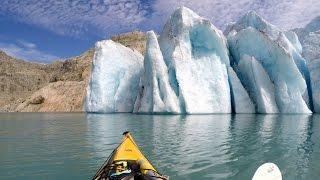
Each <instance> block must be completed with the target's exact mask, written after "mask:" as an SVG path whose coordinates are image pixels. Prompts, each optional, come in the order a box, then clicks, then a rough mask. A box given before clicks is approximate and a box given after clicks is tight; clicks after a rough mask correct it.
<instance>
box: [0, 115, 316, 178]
mask: <svg viewBox="0 0 320 180" xmlns="http://www.w3.org/2000/svg"><path fill="white" fill-rule="evenodd" d="M125 130H130V131H131V132H132V134H133V136H134V138H135V139H136V141H137V143H138V144H139V145H140V146H141V149H142V151H143V152H144V153H145V154H146V155H147V157H148V158H149V159H150V161H151V162H152V163H153V164H154V165H155V166H156V167H157V168H158V170H159V171H160V172H162V173H165V174H167V175H169V176H170V179H172V180H179V179H181V180H182V179H186V180H188V179H239V180H245V179H250V178H251V177H252V175H253V173H254V171H255V170H256V168H257V167H258V166H259V165H261V164H262V163H264V162H269V161H271V162H274V163H276V164H278V166H279V168H280V170H281V171H282V173H283V176H284V179H285V180H294V179H310V180H312V179H317V178H319V177H320V116H318V115H314V116H307V115H305V116H301V115H282V116H278V115H267V116H265V115H192V116H161V115H159V116H149V115H131V114H109V115H103V114H81V113H78V114H63V113H62V114H57V113H52V114H51V113H19V114H18V113H13V114H0V177H1V179H22V178H27V179H76V178H77V179H89V178H91V177H92V176H93V175H94V173H95V171H96V170H97V169H98V168H99V167H100V165H101V164H102V163H103V162H104V161H105V159H106V158H107V156H108V155H109V154H110V153H111V151H112V150H113V149H114V148H115V147H116V146H117V144H118V143H119V141H120V140H121V138H122V136H121V134H122V132H123V131H125Z"/></svg>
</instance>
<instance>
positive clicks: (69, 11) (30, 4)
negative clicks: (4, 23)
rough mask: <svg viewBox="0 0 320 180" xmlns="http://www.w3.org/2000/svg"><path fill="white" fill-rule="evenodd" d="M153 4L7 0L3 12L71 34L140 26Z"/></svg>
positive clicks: (131, 0) (111, 0) (127, 0)
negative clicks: (150, 5)
mask: <svg viewBox="0 0 320 180" xmlns="http://www.w3.org/2000/svg"><path fill="white" fill-rule="evenodd" d="M148 8H149V5H148V4H146V3H141V2H140V1H138V0H90V1H89V0H87V1H86V0H74V1H70V0H61V1H56V0H49V1H41V0H28V1H23V0H20V1H19V0H18V1H11V0H3V1H2V2H1V6H0V13H2V14H6V15H10V16H11V17H14V18H16V19H17V20H20V21H23V22H26V23H29V24H35V25H39V26H42V27H44V28H47V29H49V30H51V31H53V32H55V33H58V34H61V35H67V36H77V37H79V36H82V35H83V34H85V33H87V32H88V31H89V30H92V29H96V30H98V31H99V32H97V33H101V34H102V33H103V32H105V33H107V32H116V31H119V30H126V29H127V30H129V29H131V28H135V27H137V26H138V24H139V23H140V22H142V21H143V20H144V19H145V17H146V15H147V13H148Z"/></svg>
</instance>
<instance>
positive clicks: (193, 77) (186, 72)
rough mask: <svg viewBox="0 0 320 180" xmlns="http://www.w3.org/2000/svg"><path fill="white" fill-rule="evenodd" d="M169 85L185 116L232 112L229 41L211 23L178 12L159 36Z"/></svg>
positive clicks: (185, 11)
mask: <svg viewBox="0 0 320 180" xmlns="http://www.w3.org/2000/svg"><path fill="white" fill-rule="evenodd" d="M159 45H160V49H161V52H162V54H163V58H164V61H165V63H166V65H167V67H168V74H169V83H170V85H171V87H172V89H173V90H174V92H175V94H176V96H177V97H178V99H179V104H180V108H181V112H182V113H188V114H191V113H230V112H231V97H230V87H229V83H228V74H227V67H228V66H230V63H229V54H228V49H227V43H226V39H225V37H224V36H223V34H222V32H221V31H220V30H218V29H217V28H216V27H214V26H213V25H212V24H211V22H210V21H209V20H207V19H204V18H202V17H200V16H199V15H197V14H196V13H194V12H193V11H191V10H190V9H188V8H185V7H181V8H179V9H177V10H176V11H175V12H174V13H173V14H172V15H171V17H170V18H169V20H168V21H167V23H166V24H165V27H164V29H163V31H162V33H161V34H160V37H159Z"/></svg>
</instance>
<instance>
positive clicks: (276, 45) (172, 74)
mask: <svg viewBox="0 0 320 180" xmlns="http://www.w3.org/2000/svg"><path fill="white" fill-rule="evenodd" d="M312 27H313V26H312ZM224 34H225V35H226V36H227V38H226V37H225V36H224ZM224 34H223V33H222V32H221V31H220V30H218V29H217V28H216V27H215V26H214V25H212V24H211V23H210V22H209V21H208V20H207V19H204V18H202V17H200V16H199V15H197V14H196V13H194V12H193V11H191V10H190V9H188V8H185V7H181V8H179V9H177V10H176V11H175V12H174V13H173V14H172V15H171V16H170V18H169V20H168V21H167V23H166V24H165V26H164V29H163V31H162V32H161V33H160V36H159V37H157V36H156V34H155V33H154V32H153V31H150V32H148V33H147V44H146V51H145V56H144V58H143V57H142V55H140V54H139V53H137V52H134V51H132V50H130V49H128V48H126V47H124V46H121V45H119V44H117V43H114V42H112V41H101V42H98V43H97V45H96V54H95V57H94V61H93V70H92V75H91V81H90V84H89V87H88V94H87V99H86V110H87V111H89V112H134V113H160V114H161V113H169V114H180V113H187V114H195V113H231V112H234V113H310V112H311V111H310V109H312V108H313V104H315V109H317V107H318V108H319V111H320V100H319V102H318V99H320V90H319V89H320V83H319V82H320V81H319V80H318V79H319V77H320V73H319V67H320V66H318V62H319V56H318V54H317V53H315V49H317V48H318V47H319V39H318V37H319V36H318V35H319V34H317V33H313V34H312V35H310V37H309V39H306V40H305V41H308V42H309V43H308V44H310V46H307V45H305V44H303V43H302V44H301V43H300V41H299V38H298V36H297V35H296V34H295V32H293V31H281V30H280V29H278V28H277V27H275V26H273V25H271V24H270V23H268V22H267V21H266V20H264V19H263V18H261V17H260V16H258V15H257V14H256V13H255V12H249V13H247V14H246V15H245V16H243V17H242V18H240V20H239V21H238V22H236V23H233V24H231V25H229V26H228V27H227V29H226V31H225V32H224ZM305 47H309V49H308V48H305ZM306 49H307V50H306ZM318 52H319V51H318ZM301 53H303V54H304V56H302V55H301ZM305 58H307V59H310V62H311V61H312V62H314V65H313V63H309V69H310V71H309V69H308V66H307V63H306V62H307V61H306V60H305ZM308 62H309V60H308ZM310 72H311V78H310ZM311 85H312V86H311ZM311 87H312V88H313V89H311ZM317 90H318V91H317ZM312 92H313V95H312ZM312 97H313V100H312Z"/></svg>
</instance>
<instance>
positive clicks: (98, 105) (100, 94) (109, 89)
mask: <svg viewBox="0 0 320 180" xmlns="http://www.w3.org/2000/svg"><path fill="white" fill-rule="evenodd" d="M142 68H143V56H142V55H141V54H140V53H139V52H136V51H133V50H131V49H130V48H127V47H125V46H123V45H121V44H119V43H115V42H113V41H112V40H104V41H100V42H97V43H96V45H95V54H94V58H93V64H92V71H91V78H90V82H89V86H88V90H87V96H86V101H85V110H86V111H87V112H99V113H111V112H132V111H133V107H134V102H135V99H136V96H137V93H138V90H139V86H138V84H139V79H140V76H141V72H142Z"/></svg>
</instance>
